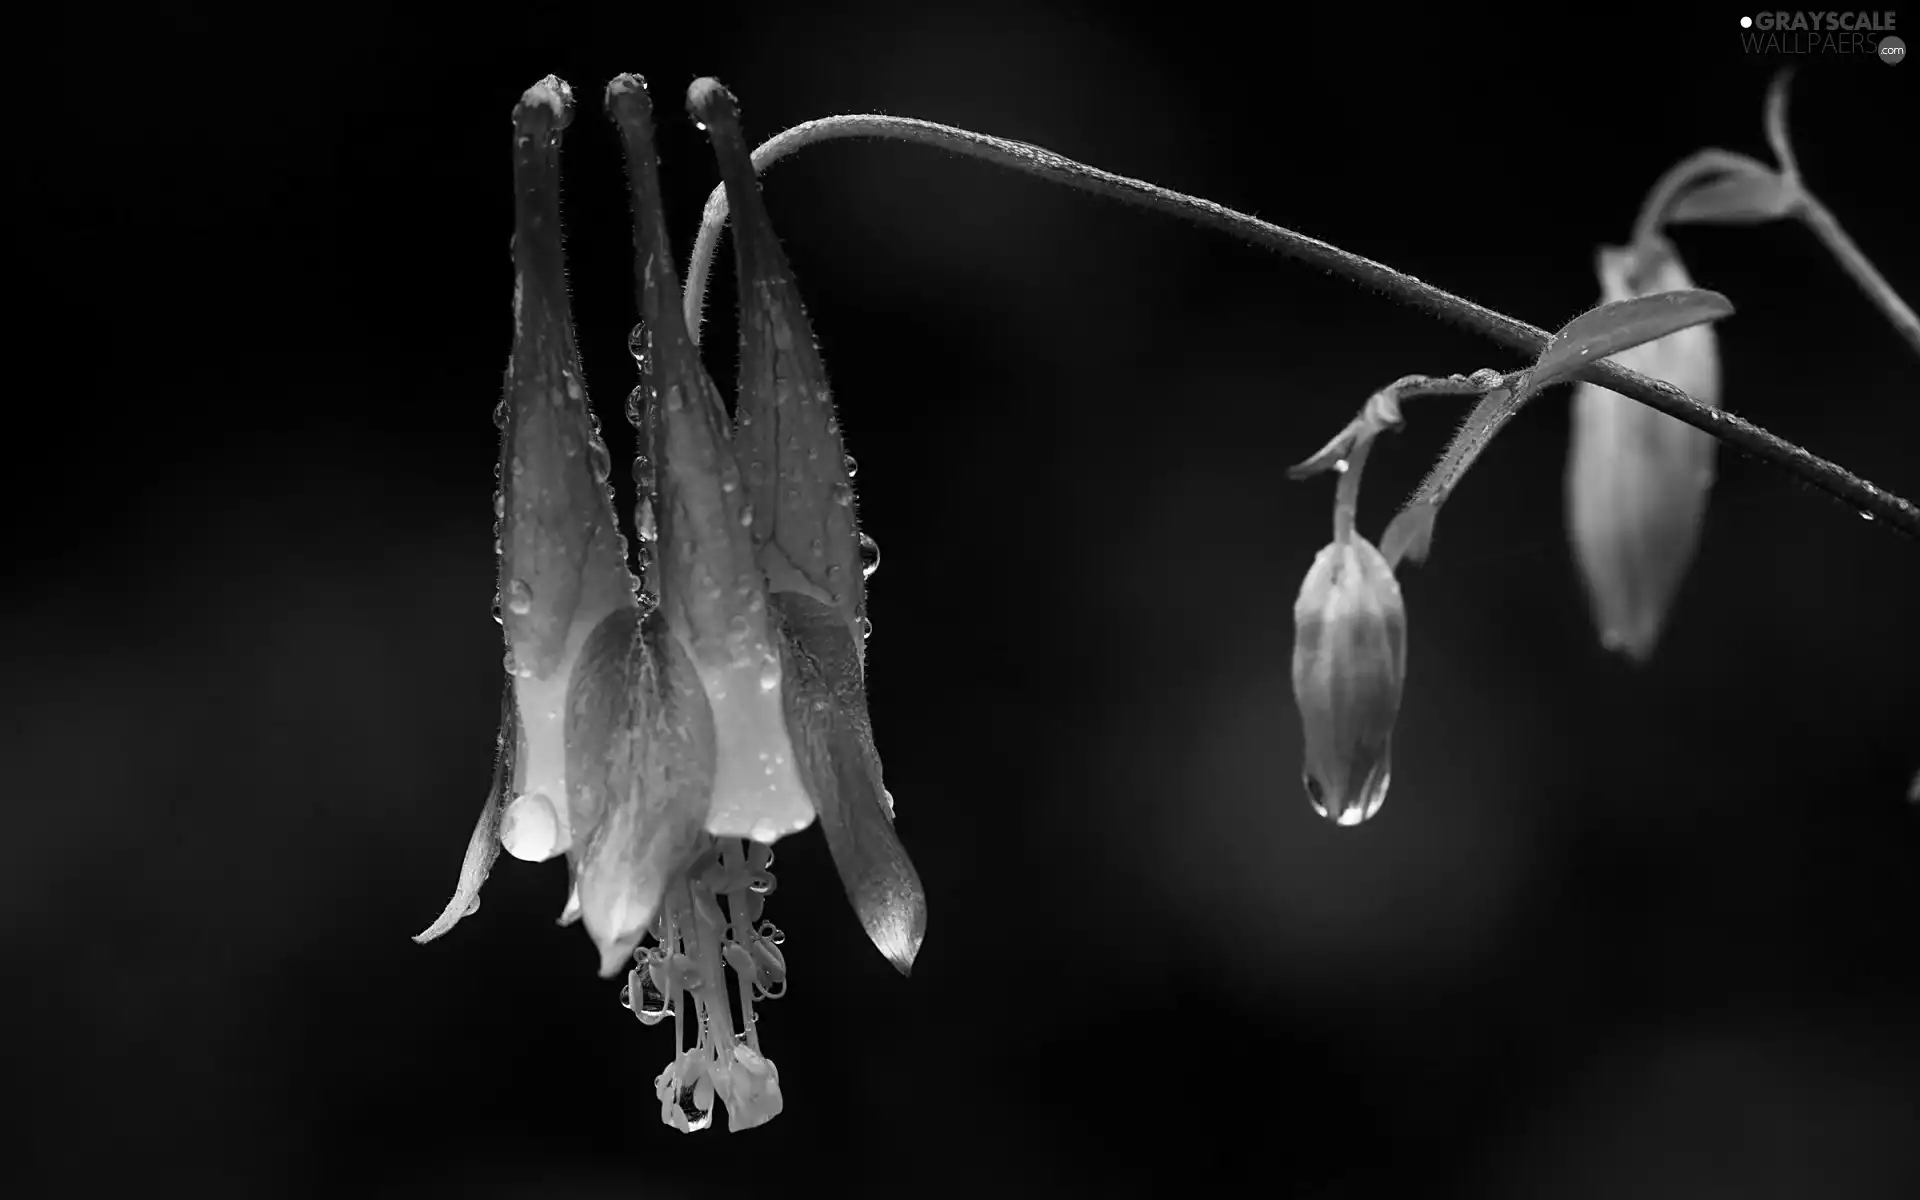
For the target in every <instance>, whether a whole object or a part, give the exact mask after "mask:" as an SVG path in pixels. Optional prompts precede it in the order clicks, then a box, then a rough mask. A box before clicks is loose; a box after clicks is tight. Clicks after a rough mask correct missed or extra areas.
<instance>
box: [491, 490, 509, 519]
mask: <svg viewBox="0 0 1920 1200" xmlns="http://www.w3.org/2000/svg"><path fill="white" fill-rule="evenodd" d="M493 515H494V516H496V517H504V516H506V515H507V494H506V493H505V492H495V493H494V494H493Z"/></svg>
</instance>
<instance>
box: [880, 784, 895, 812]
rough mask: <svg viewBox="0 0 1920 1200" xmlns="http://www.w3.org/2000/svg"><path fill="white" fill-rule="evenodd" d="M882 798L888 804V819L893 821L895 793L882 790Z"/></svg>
mask: <svg viewBox="0 0 1920 1200" xmlns="http://www.w3.org/2000/svg"><path fill="white" fill-rule="evenodd" d="M880 798H881V799H882V800H884V801H886V802H887V819H888V820H892V819H893V793H892V792H890V791H888V790H887V789H885V788H881V789H880Z"/></svg>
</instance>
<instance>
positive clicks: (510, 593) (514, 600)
mask: <svg viewBox="0 0 1920 1200" xmlns="http://www.w3.org/2000/svg"><path fill="white" fill-rule="evenodd" d="M532 610H533V589H532V588H530V587H528V586H527V581H526V580H524V579H515V580H511V581H509V582H508V584H507V611H508V612H510V613H512V614H513V615H514V616H516V617H524V616H526V615H527V613H529V612H531V611H532Z"/></svg>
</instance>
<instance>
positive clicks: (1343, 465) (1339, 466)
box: [1333, 458, 1347, 475]
mask: <svg viewBox="0 0 1920 1200" xmlns="http://www.w3.org/2000/svg"><path fill="white" fill-rule="evenodd" d="M1333 469H1334V471H1335V472H1336V473H1337V474H1341V475H1345V474H1346V473H1347V460H1346V459H1344V458H1343V459H1340V460H1339V461H1337V462H1335V463H1334V464H1333Z"/></svg>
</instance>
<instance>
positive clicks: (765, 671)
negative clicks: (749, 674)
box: [760, 655, 780, 692]
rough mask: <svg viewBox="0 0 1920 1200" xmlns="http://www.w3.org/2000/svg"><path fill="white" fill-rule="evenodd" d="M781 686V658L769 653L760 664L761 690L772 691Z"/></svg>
mask: <svg viewBox="0 0 1920 1200" xmlns="http://www.w3.org/2000/svg"><path fill="white" fill-rule="evenodd" d="M779 686H780V660H779V659H777V658H774V657H773V656H772V655H768V656H767V658H766V661H764V662H762V663H761V664H760V690H761V691H763V692H770V691H772V690H773V689H775V688H777V687H779Z"/></svg>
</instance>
